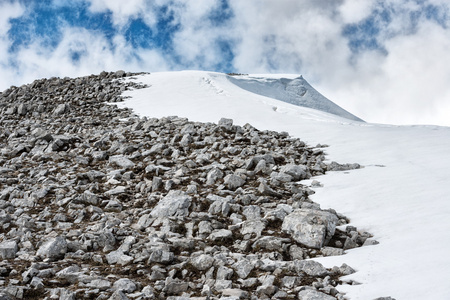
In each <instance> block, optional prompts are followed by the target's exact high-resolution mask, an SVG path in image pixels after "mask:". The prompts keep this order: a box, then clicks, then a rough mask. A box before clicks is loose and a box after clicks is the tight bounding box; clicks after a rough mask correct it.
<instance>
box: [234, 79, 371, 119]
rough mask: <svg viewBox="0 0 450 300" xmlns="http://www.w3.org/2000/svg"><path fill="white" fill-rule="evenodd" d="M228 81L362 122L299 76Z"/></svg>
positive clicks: (290, 101) (293, 102) (246, 88)
mask: <svg viewBox="0 0 450 300" xmlns="http://www.w3.org/2000/svg"><path fill="white" fill-rule="evenodd" d="M228 79H229V80H230V81H231V82H232V83H234V84H236V85H237V86H239V87H241V88H243V89H245V90H247V91H250V92H253V93H255V94H258V95H262V96H266V97H271V98H274V99H277V100H281V101H284V102H287V103H291V104H294V105H298V106H303V107H309V108H313V109H317V110H320V111H324V112H328V113H330V114H334V115H337V116H341V117H343V118H347V119H350V120H354V121H363V120H361V119H360V118H358V117H356V116H355V115H353V114H351V113H349V112H348V111H346V110H345V109H343V108H342V107H340V106H339V105H337V104H335V103H334V102H332V101H330V100H329V99H327V98H326V97H324V96H323V95H322V94H321V93H319V92H318V91H317V90H316V89H314V88H313V87H312V86H311V85H310V84H309V83H308V82H307V81H306V80H305V79H304V78H303V76H301V75H300V76H299V77H296V78H293V79H290V78H284V77H282V78H268V77H259V76H258V77H255V76H230V77H228Z"/></svg>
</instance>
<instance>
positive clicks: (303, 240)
mask: <svg viewBox="0 0 450 300" xmlns="http://www.w3.org/2000/svg"><path fill="white" fill-rule="evenodd" d="M338 220H339V219H338V218H337V216H336V215H334V214H332V213H330V212H328V211H322V210H314V209H297V210H295V211H294V212H292V213H290V214H289V215H287V216H286V217H285V218H284V221H283V225H282V230H283V231H284V232H286V233H288V234H290V235H291V237H292V238H293V239H294V240H295V241H297V242H298V243H300V244H303V245H305V246H307V247H311V248H315V249H320V248H321V247H322V246H324V245H327V243H328V242H329V241H330V239H331V237H332V236H333V234H334V232H335V230H336V224H337V222H338Z"/></svg>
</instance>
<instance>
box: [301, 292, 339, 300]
mask: <svg viewBox="0 0 450 300" xmlns="http://www.w3.org/2000/svg"><path fill="white" fill-rule="evenodd" d="M298 299H300V300H336V298H334V297H332V296H330V295H327V294H324V293H322V292H319V291H316V290H303V291H300V292H299V293H298Z"/></svg>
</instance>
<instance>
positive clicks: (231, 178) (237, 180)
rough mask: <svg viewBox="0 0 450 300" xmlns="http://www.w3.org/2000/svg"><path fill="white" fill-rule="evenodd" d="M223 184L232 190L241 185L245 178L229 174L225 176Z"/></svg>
mask: <svg viewBox="0 0 450 300" xmlns="http://www.w3.org/2000/svg"><path fill="white" fill-rule="evenodd" d="M224 184H225V185H226V186H227V188H228V189H230V190H232V191H234V190H235V189H237V188H239V187H241V186H243V185H244V184H245V180H244V179H242V177H241V176H238V175H235V174H230V175H227V176H225V178H224Z"/></svg>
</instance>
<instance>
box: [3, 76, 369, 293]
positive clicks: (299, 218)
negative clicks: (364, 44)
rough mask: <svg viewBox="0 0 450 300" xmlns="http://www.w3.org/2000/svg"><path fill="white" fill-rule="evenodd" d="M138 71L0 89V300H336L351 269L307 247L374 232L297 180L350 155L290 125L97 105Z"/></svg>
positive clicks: (341, 246) (321, 249)
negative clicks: (272, 127) (314, 197)
mask: <svg viewBox="0 0 450 300" xmlns="http://www.w3.org/2000/svg"><path fill="white" fill-rule="evenodd" d="M132 75H133V74H130V73H125V72H123V71H118V72H115V73H106V72H103V73H101V74H100V75H98V76H94V75H92V76H88V77H82V78H76V79H70V78H63V79H60V78H51V79H41V80H36V81H35V82H33V83H32V84H29V85H24V86H21V87H11V88H10V89H8V90H6V91H4V92H3V93H1V94H0V111H1V116H0V128H1V131H0V226H1V227H0V255H1V257H2V261H1V262H0V290H1V297H3V298H2V299H15V298H19V299H65V300H68V299H343V298H344V295H342V294H340V293H339V291H338V290H337V289H336V286H337V284H339V283H342V281H341V280H340V279H339V277H340V276H342V275H346V274H350V273H352V272H354V270H353V269H352V268H351V267H349V266H347V265H343V266H339V267H334V268H333V269H325V268H324V267H323V266H322V265H320V264H319V263H317V262H314V261H311V260H307V259H308V258H312V257H317V256H328V255H341V254H343V253H344V250H345V249H350V248H354V247H359V246H362V245H367V244H373V243H376V242H375V241H374V240H372V239H371V238H370V237H371V236H370V234H368V233H366V232H358V230H357V229H356V228H355V227H352V226H347V227H340V228H345V230H339V229H337V228H336V227H337V226H341V225H345V224H347V223H348V219H347V218H346V217H345V216H342V215H341V214H339V213H337V212H335V211H333V210H321V209H320V207H319V205H318V204H316V203H313V202H311V201H310V200H309V198H308V195H310V194H311V193H313V190H311V189H310V187H308V186H305V185H303V184H302V182H301V180H303V179H309V178H311V177H313V176H314V175H318V174H323V173H325V172H327V171H334V170H349V169H354V168H359V165H358V164H344V165H342V164H338V163H335V162H333V163H331V164H327V163H325V155H324V152H323V149H322V147H323V146H320V145H318V146H317V147H314V148H312V147H309V146H307V145H306V144H305V143H304V142H303V141H301V140H299V139H297V138H292V137H290V136H289V135H288V133H286V132H281V133H278V132H272V131H259V130H257V129H256V128H254V127H252V126H251V125H249V124H246V125H245V126H236V125H233V121H232V120H229V119H221V120H220V121H219V122H218V124H212V123H198V122H190V121H188V120H187V119H184V118H179V117H167V118H162V119H146V118H138V117H136V116H135V115H133V114H132V112H131V111H129V110H126V109H118V108H117V107H116V106H115V105H109V104H105V102H118V101H121V100H122V98H121V96H120V94H121V92H123V91H124V90H125V89H130V88H131V89H132V88H139V87H140V86H138V85H136V84H132V83H126V82H124V81H123V80H122V78H123V77H125V76H132ZM313 185H316V186H320V183H318V182H313ZM348 284H353V283H352V282H348Z"/></svg>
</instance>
